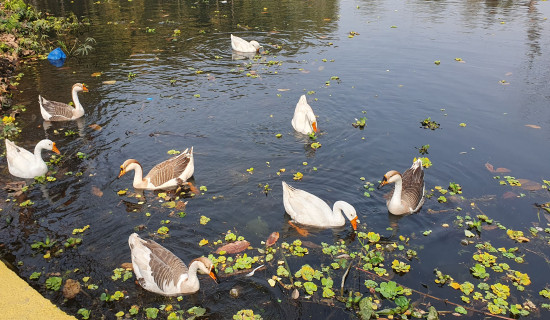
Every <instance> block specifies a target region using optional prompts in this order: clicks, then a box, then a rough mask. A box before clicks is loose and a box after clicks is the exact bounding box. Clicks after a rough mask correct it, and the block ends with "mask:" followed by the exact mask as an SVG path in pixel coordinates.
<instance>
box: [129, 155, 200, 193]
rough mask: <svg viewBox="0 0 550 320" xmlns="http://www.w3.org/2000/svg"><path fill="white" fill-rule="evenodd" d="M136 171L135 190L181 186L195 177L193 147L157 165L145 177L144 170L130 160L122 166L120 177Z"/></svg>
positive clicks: (133, 160) (135, 161) (134, 161)
mask: <svg viewBox="0 0 550 320" xmlns="http://www.w3.org/2000/svg"><path fill="white" fill-rule="evenodd" d="M131 170H135V174H134V182H133V185H134V188H136V189H144V190H158V189H170V188H173V187H176V186H177V185H181V184H182V183H184V182H185V181H187V179H189V178H191V176H193V172H194V171H195V165H194V161H193V147H191V150H189V149H185V150H184V151H183V152H182V153H181V154H179V155H177V156H175V157H172V158H170V159H168V160H166V161H164V162H161V163H159V164H157V165H156V166H154V167H153V169H151V171H149V173H148V174H147V175H146V176H145V178H144V177H143V168H142V167H141V164H140V163H139V162H138V161H137V160H135V159H128V160H126V161H124V163H123V164H122V165H121V166H120V173H119V174H118V177H119V178H120V177H122V176H123V175H125V174H126V173H127V172H128V171H131Z"/></svg>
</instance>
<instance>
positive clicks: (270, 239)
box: [265, 231, 279, 247]
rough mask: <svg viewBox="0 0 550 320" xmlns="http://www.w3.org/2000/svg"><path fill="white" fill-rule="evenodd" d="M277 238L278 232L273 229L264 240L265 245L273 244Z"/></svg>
mask: <svg viewBox="0 0 550 320" xmlns="http://www.w3.org/2000/svg"><path fill="white" fill-rule="evenodd" d="M277 240H279V232H277V231H275V232H273V233H271V234H270V235H269V237H268V238H267V240H266V242H265V246H266V247H271V246H272V245H274V244H275V242H277Z"/></svg>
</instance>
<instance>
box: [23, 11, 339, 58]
mask: <svg viewBox="0 0 550 320" xmlns="http://www.w3.org/2000/svg"><path fill="white" fill-rule="evenodd" d="M30 3H31V4H32V5H34V6H36V7H37V8H39V9H40V10H43V11H49V12H50V13H52V14H54V15H65V14H66V13H67V12H74V13H75V14H76V15H77V16H78V17H86V18H89V19H90V20H91V22H92V29H93V33H92V34H91V35H90V36H92V37H94V38H96V40H97V41H98V42H97V44H96V46H95V47H96V50H99V51H101V52H102V53H103V54H105V55H107V53H110V54H109V55H108V56H110V59H109V62H112V59H116V58H117V57H120V58H122V59H125V58H127V57H128V56H129V55H131V54H132V53H135V52H151V51H152V50H156V49H166V48H174V49H177V50H178V51H180V52H181V51H188V50H190V49H191V50H194V49H197V48H199V50H198V51H201V52H203V51H205V50H206V49H204V48H201V47H202V46H205V45H206V44H205V43H207V42H209V41H213V40H212V34H213V33H223V34H224V35H223V36H225V35H226V34H227V35H228V34H229V33H231V32H233V33H235V32H243V31H247V32H249V33H250V36H249V37H245V38H250V39H252V37H254V36H255V37H256V38H257V39H260V40H263V41H264V42H268V43H269V42H271V41H270V39H271V35H266V34H265V33H266V32H271V33H276V32H279V31H280V32H284V34H285V36H284V40H281V41H288V42H290V43H292V44H293V45H296V46H299V45H300V44H301V43H302V39H303V38H305V37H308V36H309V35H311V34H314V35H317V34H325V33H327V32H330V31H331V30H333V29H334V25H335V21H336V20H337V19H338V2H335V1H322V0H312V1H308V2H307V3H304V2H303V1H301V0H284V1H279V2H277V3H273V4H272V6H268V7H267V10H264V8H265V6H266V3H265V2H260V1H254V0H234V1H231V0H228V1H227V2H225V3H222V2H221V1H219V0H215V1H214V0H210V1H208V0H199V1H194V0H179V1H175V2H170V3H166V2H163V1H145V0H134V1H132V2H128V1H125V0H118V1H117V0H111V1H101V2H95V3H94V2H93V1H84V2H81V1H78V2H76V1H75V2H74V3H71V4H67V3H65V4H64V2H63V1H62V2H55V1H52V0H31V1H30ZM146 28H151V29H155V31H154V32H150V33H147V32H146ZM175 29H179V30H180V32H181V33H180V34H178V35H174V30H175ZM203 33H206V34H208V36H203ZM258 33H260V34H261V35H258ZM220 37H222V36H220ZM278 41H279V40H277V41H274V42H278ZM216 46H219V44H217V45H216ZM211 47H213V45H211ZM96 54H97V51H96Z"/></svg>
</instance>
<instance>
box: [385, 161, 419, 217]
mask: <svg viewBox="0 0 550 320" xmlns="http://www.w3.org/2000/svg"><path fill="white" fill-rule="evenodd" d="M392 193H393V191H392ZM423 198H424V170H422V165H416V163H415V165H413V166H412V167H411V168H409V169H407V171H405V172H404V173H403V191H402V193H401V202H402V203H404V204H405V205H406V206H407V207H410V208H412V209H413V210H415V211H416V210H417V209H419V205H421V203H420V202H421V201H422V200H423Z"/></svg>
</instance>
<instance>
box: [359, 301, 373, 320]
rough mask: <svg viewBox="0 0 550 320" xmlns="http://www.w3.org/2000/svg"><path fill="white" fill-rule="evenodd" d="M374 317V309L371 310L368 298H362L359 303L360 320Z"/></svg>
mask: <svg viewBox="0 0 550 320" xmlns="http://www.w3.org/2000/svg"><path fill="white" fill-rule="evenodd" d="M374 315H375V312H374V309H373V308H372V305H371V302H370V301H369V300H368V298H363V299H361V301H360V302H359V316H360V317H361V320H369V319H371V318H373V317H374Z"/></svg>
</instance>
